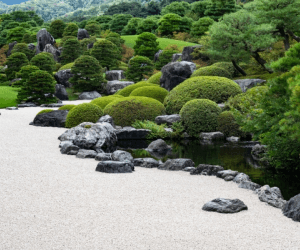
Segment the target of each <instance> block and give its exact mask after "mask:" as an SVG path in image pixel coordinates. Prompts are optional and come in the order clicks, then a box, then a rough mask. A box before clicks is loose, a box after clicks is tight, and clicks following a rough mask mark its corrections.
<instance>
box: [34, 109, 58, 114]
mask: <svg viewBox="0 0 300 250" xmlns="http://www.w3.org/2000/svg"><path fill="white" fill-rule="evenodd" d="M52 111H54V110H53V109H43V110H41V111H40V112H38V113H37V114H36V115H40V114H44V113H49V112H52Z"/></svg>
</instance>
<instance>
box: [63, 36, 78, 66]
mask: <svg viewBox="0 0 300 250" xmlns="http://www.w3.org/2000/svg"><path fill="white" fill-rule="evenodd" d="M82 52H83V51H82V50H81V46H80V42H79V41H78V40H77V39H68V40H67V41H65V42H64V45H63V50H62V53H61V55H60V58H61V63H62V64H68V63H72V62H74V61H75V60H76V59H77V58H78V57H79V56H80V55H81V54H82Z"/></svg>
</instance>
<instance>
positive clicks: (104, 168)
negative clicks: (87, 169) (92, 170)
mask: <svg viewBox="0 0 300 250" xmlns="http://www.w3.org/2000/svg"><path fill="white" fill-rule="evenodd" d="M96 171H98V172H104V173H132V171H134V166H133V164H132V163H131V162H121V161H100V162H99V163H98V165H97V168H96Z"/></svg>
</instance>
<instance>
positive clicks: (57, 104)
mask: <svg viewBox="0 0 300 250" xmlns="http://www.w3.org/2000/svg"><path fill="white" fill-rule="evenodd" d="M62 106H64V104H62V103H50V104H42V105H41V106H40V107H46V108H60V107H62Z"/></svg>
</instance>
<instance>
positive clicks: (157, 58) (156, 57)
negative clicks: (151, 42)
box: [154, 49, 163, 62]
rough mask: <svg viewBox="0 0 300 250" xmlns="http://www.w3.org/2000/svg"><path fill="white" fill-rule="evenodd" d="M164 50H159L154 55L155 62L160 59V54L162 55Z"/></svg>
mask: <svg viewBox="0 0 300 250" xmlns="http://www.w3.org/2000/svg"><path fill="white" fill-rule="evenodd" d="M162 52H163V50H161V49H160V50H159V51H157V52H156V53H155V55H154V62H156V61H158V60H159V56H160V54H161V53H162Z"/></svg>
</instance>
